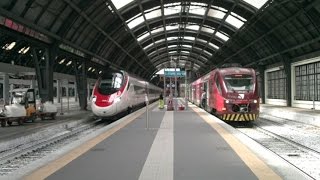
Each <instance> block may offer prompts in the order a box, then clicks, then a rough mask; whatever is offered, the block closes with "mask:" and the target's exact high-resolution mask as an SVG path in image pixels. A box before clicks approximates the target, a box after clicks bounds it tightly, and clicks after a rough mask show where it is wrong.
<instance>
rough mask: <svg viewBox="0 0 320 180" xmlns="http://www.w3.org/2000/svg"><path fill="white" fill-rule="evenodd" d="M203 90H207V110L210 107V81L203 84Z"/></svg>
mask: <svg viewBox="0 0 320 180" xmlns="http://www.w3.org/2000/svg"><path fill="white" fill-rule="evenodd" d="M203 89H204V90H205V92H206V97H205V98H206V102H205V103H206V108H207V107H208V105H209V95H210V94H209V82H208V81H205V82H203Z"/></svg>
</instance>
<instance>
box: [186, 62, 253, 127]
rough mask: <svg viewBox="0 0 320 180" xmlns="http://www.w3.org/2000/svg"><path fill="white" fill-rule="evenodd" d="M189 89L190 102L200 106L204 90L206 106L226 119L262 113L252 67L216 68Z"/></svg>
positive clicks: (243, 118) (245, 119) (249, 119)
mask: <svg viewBox="0 0 320 180" xmlns="http://www.w3.org/2000/svg"><path fill="white" fill-rule="evenodd" d="M190 88H191V90H190V92H191V94H190V95H189V97H191V98H190V101H191V102H193V103H194V104H197V105H199V106H200V104H201V94H202V91H203V90H205V91H206V96H207V97H206V101H205V109H206V110H207V111H209V112H212V113H213V114H215V115H217V116H218V117H219V118H221V119H222V120H224V121H253V120H256V119H257V118H258V116H259V95H258V82H257V78H256V73H255V71H254V70H253V69H251V68H242V67H227V68H217V69H214V70H212V71H211V72H209V73H208V74H206V75H205V76H203V77H201V78H199V79H197V80H196V81H194V82H193V83H192V84H191V86H190Z"/></svg>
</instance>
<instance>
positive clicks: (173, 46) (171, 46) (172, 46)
mask: <svg viewBox="0 0 320 180" xmlns="http://www.w3.org/2000/svg"><path fill="white" fill-rule="evenodd" d="M176 47H177V45H170V46H168V48H176Z"/></svg>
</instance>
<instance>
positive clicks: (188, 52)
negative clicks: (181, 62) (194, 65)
mask: <svg viewBox="0 0 320 180" xmlns="http://www.w3.org/2000/svg"><path fill="white" fill-rule="evenodd" d="M181 53H185V54H190V51H181Z"/></svg>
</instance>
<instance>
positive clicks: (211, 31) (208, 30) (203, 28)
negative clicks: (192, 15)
mask: <svg viewBox="0 0 320 180" xmlns="http://www.w3.org/2000/svg"><path fill="white" fill-rule="evenodd" d="M201 31H203V32H207V33H209V34H212V33H214V29H211V28H207V27H202V28H201Z"/></svg>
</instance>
